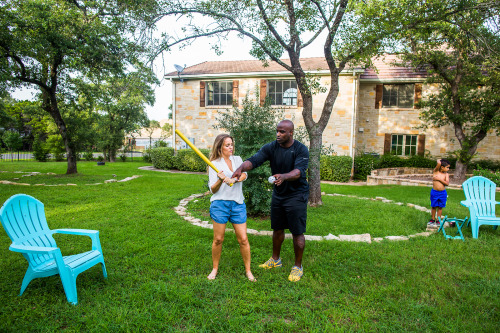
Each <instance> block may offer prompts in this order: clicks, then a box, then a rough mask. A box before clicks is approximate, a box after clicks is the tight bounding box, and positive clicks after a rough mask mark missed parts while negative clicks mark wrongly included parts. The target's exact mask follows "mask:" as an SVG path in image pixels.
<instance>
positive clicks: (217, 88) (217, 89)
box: [207, 81, 233, 105]
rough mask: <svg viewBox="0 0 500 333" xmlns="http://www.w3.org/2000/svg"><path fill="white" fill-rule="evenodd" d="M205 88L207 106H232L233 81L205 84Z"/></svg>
mask: <svg viewBox="0 0 500 333" xmlns="http://www.w3.org/2000/svg"><path fill="white" fill-rule="evenodd" d="M207 87H208V89H207V104H208V105H232V104H233V81H212V82H207Z"/></svg>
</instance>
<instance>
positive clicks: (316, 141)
mask: <svg viewBox="0 0 500 333" xmlns="http://www.w3.org/2000/svg"><path fill="white" fill-rule="evenodd" d="M309 139H310V145H309V206H312V207H315V206H320V205H322V204H323V201H322V200H321V178H320V163H319V161H320V154H321V144H322V142H323V135H322V133H321V132H319V133H313V134H311V135H310V136H309Z"/></svg>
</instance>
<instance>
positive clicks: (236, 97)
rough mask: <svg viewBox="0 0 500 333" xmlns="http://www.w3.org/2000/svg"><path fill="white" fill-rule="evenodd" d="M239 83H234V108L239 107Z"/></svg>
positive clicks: (235, 81)
mask: <svg viewBox="0 0 500 333" xmlns="http://www.w3.org/2000/svg"><path fill="white" fill-rule="evenodd" d="M238 94H239V81H238V80H234V81H233V106H238V97H239V95H238Z"/></svg>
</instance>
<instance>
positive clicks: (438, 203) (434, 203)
mask: <svg viewBox="0 0 500 333" xmlns="http://www.w3.org/2000/svg"><path fill="white" fill-rule="evenodd" d="M447 198H448V193H446V190H443V191H436V190H435V189H431V207H442V208H444V207H446V199H447Z"/></svg>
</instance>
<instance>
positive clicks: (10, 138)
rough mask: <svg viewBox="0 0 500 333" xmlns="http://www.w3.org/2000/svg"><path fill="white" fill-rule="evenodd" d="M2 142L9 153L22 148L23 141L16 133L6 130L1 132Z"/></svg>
mask: <svg viewBox="0 0 500 333" xmlns="http://www.w3.org/2000/svg"><path fill="white" fill-rule="evenodd" d="M2 141H3V143H4V144H5V146H6V147H7V149H9V150H10V151H16V150H19V149H21V148H22V146H23V139H22V137H21V135H20V134H19V133H18V132H17V131H13V130H8V131H5V132H3V135H2Z"/></svg>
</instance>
